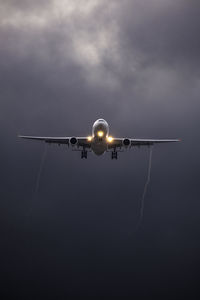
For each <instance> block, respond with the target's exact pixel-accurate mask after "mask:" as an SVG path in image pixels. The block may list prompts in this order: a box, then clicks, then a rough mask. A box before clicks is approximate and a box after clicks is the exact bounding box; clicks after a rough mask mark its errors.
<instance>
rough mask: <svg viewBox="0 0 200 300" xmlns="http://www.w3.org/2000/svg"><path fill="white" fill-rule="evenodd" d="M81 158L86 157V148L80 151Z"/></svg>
mask: <svg viewBox="0 0 200 300" xmlns="http://www.w3.org/2000/svg"><path fill="white" fill-rule="evenodd" d="M81 158H85V159H87V151H86V150H82V151H81Z"/></svg>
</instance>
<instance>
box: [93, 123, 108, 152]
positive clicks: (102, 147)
mask: <svg viewBox="0 0 200 300" xmlns="http://www.w3.org/2000/svg"><path fill="white" fill-rule="evenodd" d="M108 135H109V125H108V123H107V122H106V121H105V120H104V119H98V120H97V121H95V122H94V124H93V126H92V142H91V148H92V151H93V152H94V153H95V154H96V155H102V154H103V153H104V152H105V151H106V150H107V145H108V144H107V138H108Z"/></svg>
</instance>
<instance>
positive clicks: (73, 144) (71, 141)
mask: <svg viewBox="0 0 200 300" xmlns="http://www.w3.org/2000/svg"><path fill="white" fill-rule="evenodd" d="M69 141H70V144H71V145H72V146H75V145H76V144H77V142H78V140H77V138H76V137H71V139H70V140H69Z"/></svg>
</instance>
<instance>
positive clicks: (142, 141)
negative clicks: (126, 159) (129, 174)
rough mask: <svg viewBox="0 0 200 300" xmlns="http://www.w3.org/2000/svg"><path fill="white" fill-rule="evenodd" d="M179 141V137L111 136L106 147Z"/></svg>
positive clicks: (128, 146)
mask: <svg viewBox="0 0 200 300" xmlns="http://www.w3.org/2000/svg"><path fill="white" fill-rule="evenodd" d="M173 142H180V140H179V139H131V138H130V139H129V138H113V140H112V142H111V143H110V144H109V145H108V149H114V148H122V147H125V148H130V147H134V146H138V147H139V146H151V145H154V144H159V143H173Z"/></svg>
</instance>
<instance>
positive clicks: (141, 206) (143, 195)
mask: <svg viewBox="0 0 200 300" xmlns="http://www.w3.org/2000/svg"><path fill="white" fill-rule="evenodd" d="M152 153H153V146H150V149H149V163H148V171H147V180H146V183H145V186H144V190H143V193H142V198H141V201H140V215H139V220H138V222H137V225H136V228H135V231H137V229H138V228H139V227H140V225H141V223H142V220H143V216H144V200H145V196H146V192H147V188H148V185H149V182H150V179H151V165H152Z"/></svg>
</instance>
